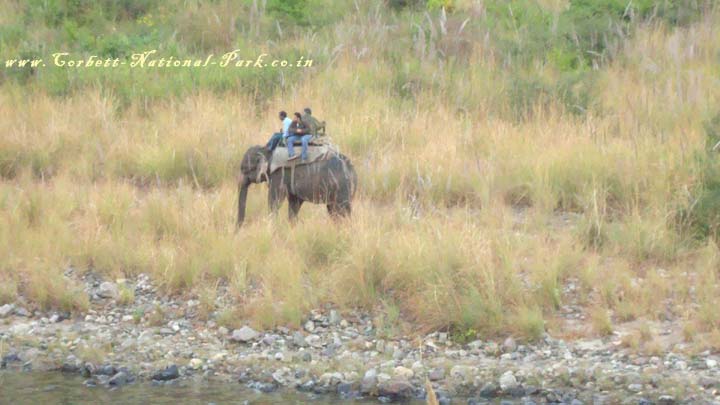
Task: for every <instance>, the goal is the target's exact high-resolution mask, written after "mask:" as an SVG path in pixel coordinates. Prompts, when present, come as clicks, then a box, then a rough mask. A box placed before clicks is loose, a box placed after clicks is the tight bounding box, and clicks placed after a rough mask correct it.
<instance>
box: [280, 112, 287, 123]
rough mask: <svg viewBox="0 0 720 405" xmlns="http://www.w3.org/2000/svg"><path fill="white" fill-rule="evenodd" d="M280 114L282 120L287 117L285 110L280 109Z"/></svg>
mask: <svg viewBox="0 0 720 405" xmlns="http://www.w3.org/2000/svg"><path fill="white" fill-rule="evenodd" d="M279 116H280V121H282V120H284V119H285V117H287V113H286V112H285V111H280V114H279Z"/></svg>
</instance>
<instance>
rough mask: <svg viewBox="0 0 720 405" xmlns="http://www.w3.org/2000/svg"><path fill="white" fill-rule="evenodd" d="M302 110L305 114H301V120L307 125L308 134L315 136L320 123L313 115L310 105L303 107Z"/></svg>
mask: <svg viewBox="0 0 720 405" xmlns="http://www.w3.org/2000/svg"><path fill="white" fill-rule="evenodd" d="M303 112H305V114H303V115H302V121H303V122H304V123H305V125H307V127H308V130H309V133H310V135H313V136H317V131H318V129H319V128H320V127H321V126H322V124H320V121H318V120H317V118H315V117H313V115H312V110H311V109H310V107H305V109H304V110H303Z"/></svg>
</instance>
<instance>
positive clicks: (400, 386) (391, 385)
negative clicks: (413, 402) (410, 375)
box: [378, 377, 414, 401]
mask: <svg viewBox="0 0 720 405" xmlns="http://www.w3.org/2000/svg"><path fill="white" fill-rule="evenodd" d="M413 389H414V388H413V386H412V384H410V382H409V381H408V380H407V379H405V378H401V377H395V378H392V379H390V381H386V382H384V383H381V384H380V385H378V396H381V397H387V398H390V399H391V400H393V401H400V400H403V399H407V398H410V397H412V395H413Z"/></svg>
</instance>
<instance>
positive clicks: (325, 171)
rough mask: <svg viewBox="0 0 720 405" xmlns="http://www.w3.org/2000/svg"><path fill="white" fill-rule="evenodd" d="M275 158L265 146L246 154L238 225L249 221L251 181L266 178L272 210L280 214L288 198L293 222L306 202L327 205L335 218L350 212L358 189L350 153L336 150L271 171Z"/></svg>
mask: <svg viewBox="0 0 720 405" xmlns="http://www.w3.org/2000/svg"><path fill="white" fill-rule="evenodd" d="M271 157H272V151H270V150H269V149H268V148H267V147H264V146H252V147H250V148H249V149H248V150H247V151H246V152H245V155H244V156H243V159H242V163H241V164H240V172H241V174H240V177H239V179H238V213H237V214H238V215H237V227H238V228H239V227H240V226H242V224H243V221H244V220H245V205H246V202H247V192H248V188H249V187H250V184H251V183H263V182H265V181H267V182H268V186H269V189H268V205H269V207H270V212H271V213H273V214H277V212H278V210H279V208H280V205H281V204H282V201H283V199H285V198H286V197H287V200H288V214H289V218H290V222H294V221H295V220H296V218H297V214H298V211H300V207H301V206H302V204H303V203H304V202H306V201H308V202H312V203H315V204H325V205H326V206H327V210H328V213H329V214H330V216H331V217H333V218H340V217H347V216H349V215H350V213H351V211H352V199H353V196H354V195H355V190H356V188H357V174H356V173H355V169H354V168H353V165H352V163H350V160H349V159H348V158H347V157H346V156H344V155H342V154H340V153H334V154H333V155H332V156H331V157H330V158H329V159H327V160H320V161H315V162H310V163H306V164H296V165H295V166H294V167H282V168H279V169H277V170H275V171H274V172H273V173H270V159H271Z"/></svg>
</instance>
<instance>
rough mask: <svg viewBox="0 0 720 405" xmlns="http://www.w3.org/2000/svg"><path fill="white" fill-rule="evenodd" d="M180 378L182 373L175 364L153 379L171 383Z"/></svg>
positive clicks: (154, 375) (155, 375) (159, 372)
mask: <svg viewBox="0 0 720 405" xmlns="http://www.w3.org/2000/svg"><path fill="white" fill-rule="evenodd" d="M178 377H180V371H178V368H177V366H176V365H174V364H173V365H172V366H170V367H167V368H166V369H164V370H160V371H158V372H156V373H155V374H153V376H152V379H153V380H156V381H170V380H174V379H176V378H178Z"/></svg>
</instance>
